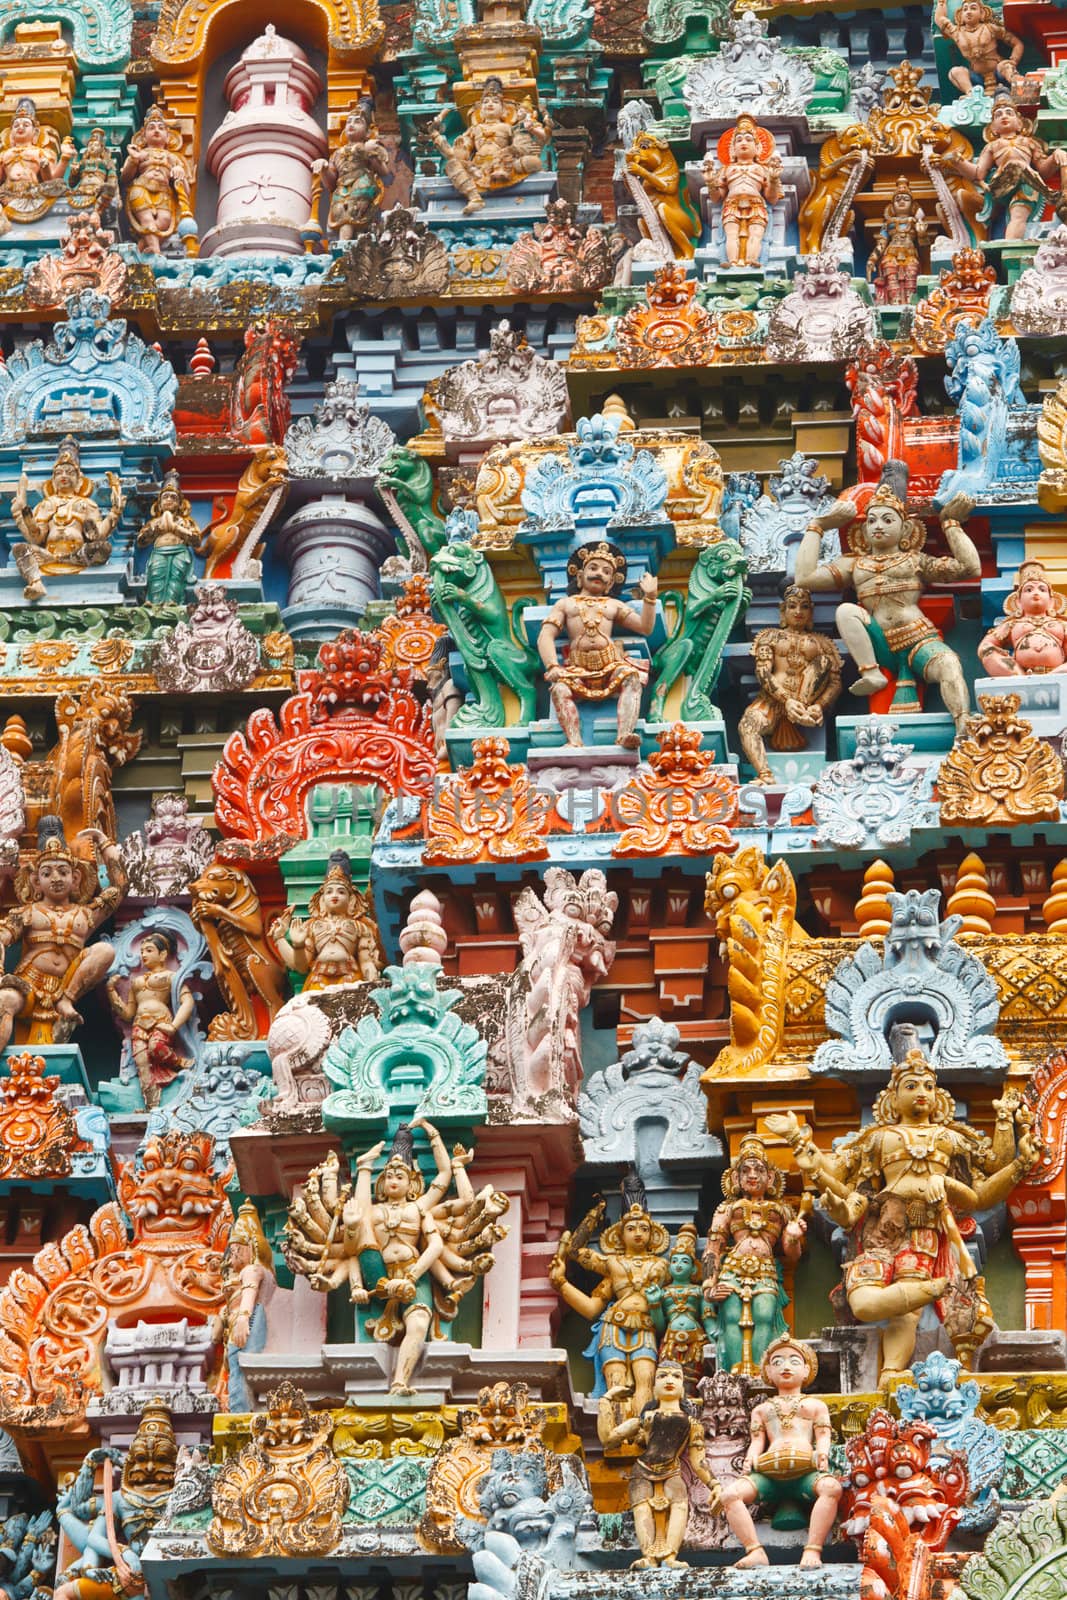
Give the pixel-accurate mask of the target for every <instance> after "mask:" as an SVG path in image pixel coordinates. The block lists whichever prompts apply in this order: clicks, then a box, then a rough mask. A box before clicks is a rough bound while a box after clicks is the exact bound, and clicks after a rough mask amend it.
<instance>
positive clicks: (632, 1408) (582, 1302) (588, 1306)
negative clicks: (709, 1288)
mask: <svg viewBox="0 0 1067 1600" xmlns="http://www.w3.org/2000/svg"><path fill="white" fill-rule="evenodd" d="M631 1197H632V1203H631V1204H630V1205H628V1206H627V1207H626V1209H625V1210H624V1211H623V1214H622V1216H621V1217H620V1218H619V1220H618V1222H613V1223H612V1224H611V1226H610V1227H608V1228H605V1229H604V1231H603V1233H602V1234H601V1235H600V1249H599V1250H590V1249H589V1248H588V1247H587V1242H586V1241H587V1240H588V1239H590V1238H591V1237H592V1236H593V1233H594V1232H595V1231H596V1229H597V1228H598V1227H599V1225H600V1222H601V1221H602V1219H603V1215H604V1204H603V1201H600V1202H598V1204H597V1205H596V1206H594V1208H593V1210H592V1211H590V1212H589V1213H588V1214H587V1215H586V1217H585V1218H584V1219H583V1220H582V1222H580V1223H579V1225H578V1227H577V1228H576V1229H575V1230H574V1232H573V1233H563V1234H561V1235H560V1241H559V1244H558V1245H557V1246H556V1253H555V1255H554V1256H553V1258H552V1262H551V1264H550V1266H549V1269H548V1278H549V1282H550V1283H551V1284H552V1285H553V1287H554V1288H555V1289H556V1290H557V1292H558V1293H559V1294H560V1295H561V1296H562V1298H563V1299H564V1300H565V1301H566V1303H567V1304H568V1305H569V1306H570V1307H571V1309H572V1310H573V1311H577V1312H578V1313H579V1315H580V1316H583V1317H587V1318H588V1319H589V1321H590V1322H592V1323H593V1324H594V1326H593V1342H592V1344H591V1345H590V1346H589V1348H588V1350H587V1351H586V1352H585V1353H586V1354H587V1355H590V1356H592V1359H593V1365H594V1368H595V1371H596V1385H595V1387H594V1389H593V1394H594V1395H598V1396H602V1397H603V1399H604V1400H605V1401H607V1402H608V1403H609V1405H610V1404H613V1403H615V1402H619V1409H620V1411H621V1414H622V1415H623V1416H629V1417H639V1416H640V1415H641V1412H642V1410H643V1409H644V1407H645V1406H646V1405H647V1404H648V1402H649V1401H650V1400H651V1399H652V1384H653V1379H654V1377H655V1373H656V1355H657V1343H656V1330H655V1323H654V1320H653V1317H652V1311H651V1308H650V1306H649V1303H648V1299H647V1296H646V1294H645V1291H646V1289H650V1288H651V1287H652V1286H653V1285H655V1286H657V1287H659V1288H662V1287H665V1286H666V1285H667V1284H668V1283H669V1281H670V1269H669V1268H668V1265H667V1249H668V1246H669V1243H670V1239H669V1235H668V1233H667V1230H666V1228H665V1227H664V1226H663V1224H662V1223H661V1222H654V1221H653V1220H652V1218H651V1217H650V1216H649V1214H648V1211H647V1210H646V1209H645V1205H644V1198H645V1196H644V1190H643V1188H642V1187H641V1185H640V1182H639V1181H636V1180H635V1179H634V1178H632V1177H631V1178H629V1179H627V1180H626V1182H625V1183H624V1185H623V1203H624V1205H625V1203H626V1201H627V1200H628V1199H630V1198H631ZM570 1260H574V1261H577V1263H578V1265H579V1266H580V1267H584V1268H585V1269H586V1271H587V1272H598V1273H600V1275H601V1277H600V1282H599V1283H598V1284H597V1286H596V1288H595V1289H594V1290H593V1292H592V1294H585V1293H584V1291H583V1290H581V1289H577V1288H575V1286H574V1284H573V1283H569V1282H568V1281H567V1262H568V1261H570Z"/></svg>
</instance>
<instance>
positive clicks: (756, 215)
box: [704, 116, 782, 267]
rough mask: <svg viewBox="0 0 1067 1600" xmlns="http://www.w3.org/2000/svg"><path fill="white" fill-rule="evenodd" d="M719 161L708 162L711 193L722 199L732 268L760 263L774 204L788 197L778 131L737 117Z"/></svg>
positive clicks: (722, 141)
mask: <svg viewBox="0 0 1067 1600" xmlns="http://www.w3.org/2000/svg"><path fill="white" fill-rule="evenodd" d="M716 153H717V156H718V164H716V163H715V161H713V160H712V158H711V157H710V156H708V158H707V159H706V160H705V162H704V182H705V183H706V184H707V186H708V192H709V194H710V195H711V196H712V197H713V198H714V199H716V200H719V201H721V203H722V231H723V234H724V236H725V249H726V259H725V263H724V264H725V265H726V266H728V267H754V266H758V264H759V258H760V251H761V250H762V249H763V240H764V236H765V235H766V232H767V228H768V225H769V223H770V219H771V212H770V208H771V206H772V205H774V203H775V201H777V200H780V199H781V198H782V160H781V157H780V156H779V155H778V154H777V153H776V151H775V148H774V135H773V133H771V132H770V131H769V130H768V129H767V128H761V127H760V126H759V124H758V123H756V122H754V121H753V120H752V118H751V117H749V116H741V117H738V119H737V125H736V127H734V128H728V129H727V130H726V132H725V133H724V134H723V135H722V137H721V139H720V140H719V143H718V146H717V151H716Z"/></svg>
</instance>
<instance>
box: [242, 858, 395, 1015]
mask: <svg viewBox="0 0 1067 1600" xmlns="http://www.w3.org/2000/svg"><path fill="white" fill-rule="evenodd" d="M270 937H271V939H272V941H273V943H274V947H275V949H276V950H277V952H278V954H279V955H280V956H281V958H282V960H283V961H284V962H285V965H286V966H287V967H288V968H289V970H290V972H298V973H302V974H304V983H303V986H302V987H303V989H304V990H305V991H310V990H312V989H329V988H332V986H333V985H334V984H336V983H358V982H359V981H360V979H363V980H365V981H367V982H373V980H374V979H375V978H377V977H379V976H380V975H381V970H382V952H381V946H380V945H379V943H378V930H377V928H376V927H375V924H374V918H373V916H372V914H371V908H370V905H369V903H368V901H367V897H366V895H364V893H363V891H362V890H361V889H357V888H356V886H355V884H354V883H353V882H352V864H351V862H350V860H349V858H348V854H347V852H346V851H344V850H333V851H331V853H330V864H329V868H328V870H327V873H326V876H325V878H324V879H323V880H322V886H321V888H319V889H316V891H315V893H314V894H313V895H312V896H311V899H310V901H309V903H308V916H307V918H306V919H304V918H300V917H296V918H294V916H293V910H292V907H291V906H290V907H289V908H288V909H287V910H285V911H283V913H282V915H281V916H280V917H276V918H275V920H274V921H273V923H272V924H271V927H270Z"/></svg>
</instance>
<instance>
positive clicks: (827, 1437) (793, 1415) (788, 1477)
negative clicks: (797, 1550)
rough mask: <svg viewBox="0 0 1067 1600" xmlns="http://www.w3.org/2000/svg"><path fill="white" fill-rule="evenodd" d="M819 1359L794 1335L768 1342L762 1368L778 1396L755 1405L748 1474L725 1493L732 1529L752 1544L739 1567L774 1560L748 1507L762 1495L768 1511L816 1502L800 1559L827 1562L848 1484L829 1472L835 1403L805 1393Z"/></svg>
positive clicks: (814, 1563)
mask: <svg viewBox="0 0 1067 1600" xmlns="http://www.w3.org/2000/svg"><path fill="white" fill-rule="evenodd" d="M817 1365H818V1363H817V1362H816V1359H815V1356H814V1353H813V1352H812V1351H811V1350H809V1349H808V1347H807V1345H804V1344H801V1343H800V1341H799V1340H797V1339H793V1338H791V1337H790V1336H789V1335H788V1334H783V1335H782V1336H781V1338H778V1339H776V1340H775V1341H774V1343H773V1344H771V1345H769V1346H768V1348H767V1351H766V1354H765V1355H764V1357H763V1361H762V1363H761V1365H760V1374H761V1376H762V1378H763V1381H764V1382H765V1383H766V1384H768V1385H769V1386H770V1387H771V1388H772V1389H774V1390H775V1396H774V1399H773V1400H765V1401H763V1402H762V1404H760V1405H758V1406H756V1407H755V1409H754V1410H753V1412H752V1420H751V1434H752V1442H751V1444H750V1445H749V1447H748V1451H747V1453H746V1455H745V1461H744V1469H745V1470H744V1476H743V1477H740V1478H735V1479H734V1480H733V1482H732V1483H728V1484H727V1485H726V1488H725V1489H724V1490H723V1495H722V1507H723V1510H724V1512H725V1513H726V1520H727V1522H728V1523H729V1524H730V1531H731V1533H733V1535H734V1537H735V1538H737V1539H740V1541H741V1543H742V1544H743V1545H744V1547H745V1553H744V1555H743V1556H742V1557H741V1559H740V1561H738V1562H737V1563H736V1565H737V1566H739V1567H766V1566H769V1565H770V1559H769V1557H768V1555H767V1552H766V1550H765V1549H764V1548H763V1545H762V1544H761V1543H760V1539H759V1535H758V1534H757V1532H756V1525H755V1523H754V1522H753V1520H752V1513H751V1511H750V1510H749V1507H750V1506H752V1505H754V1504H755V1502H756V1501H757V1500H759V1501H760V1502H761V1503H762V1505H763V1507H764V1509H765V1510H770V1509H771V1508H772V1507H774V1506H776V1505H779V1504H781V1503H782V1502H783V1501H801V1502H808V1501H811V1502H813V1504H812V1511H811V1520H810V1522H809V1523H808V1539H807V1543H806V1544H805V1546H804V1553H803V1555H802V1556H801V1558H800V1565H801V1566H802V1567H805V1568H809V1567H821V1566H822V1548H823V1545H824V1544H825V1543H826V1540H827V1539H828V1537H829V1534H830V1529H831V1528H832V1527H833V1524H834V1517H835V1516H836V1515H837V1502H838V1500H840V1498H841V1483H840V1481H839V1479H837V1478H835V1477H833V1475H832V1474H831V1472H830V1445H831V1443H832V1441H833V1427H832V1425H831V1422H830V1412H829V1409H828V1408H827V1405H826V1402H825V1400H817V1399H815V1397H814V1396H807V1397H805V1396H804V1393H803V1391H804V1389H805V1388H806V1387H807V1385H808V1384H809V1383H813V1382H814V1380H815V1373H816V1370H817Z"/></svg>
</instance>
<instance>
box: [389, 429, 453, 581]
mask: <svg viewBox="0 0 1067 1600" xmlns="http://www.w3.org/2000/svg"><path fill="white" fill-rule="evenodd" d="M378 489H379V492H380V493H381V494H382V495H383V496H384V497H385V499H386V500H387V501H388V500H391V501H392V502H393V505H392V509H393V510H394V511H395V513H396V518H397V521H398V523H399V524H400V532H401V533H402V534H403V535H405V537H406V539H407V543H408V548H407V557H408V560H409V561H411V560H414V556H415V552H414V551H413V549H412V548H411V541H412V540H414V541H415V543H416V544H417V545H418V546H419V547H420V548H421V549H422V550H423V552H424V553H425V556H426V560H427V561H429V560H430V559H431V557H433V556H434V555H436V554H437V552H438V550H440V548H441V546H442V545H443V544H444V542H445V525H444V522H443V521H442V519H441V518H440V517H439V516H438V515H437V513H436V512H435V511H434V509H433V473H432V472H431V471H430V465H429V462H427V461H424V460H423V458H422V457H421V456H417V455H415V454H414V453H413V452H412V451H411V450H408V449H406V448H405V446H403V445H394V446H393V448H392V449H391V450H388V451H387V452H386V454H385V456H384V457H383V458H382V461H381V464H380V465H379V467H378Z"/></svg>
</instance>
